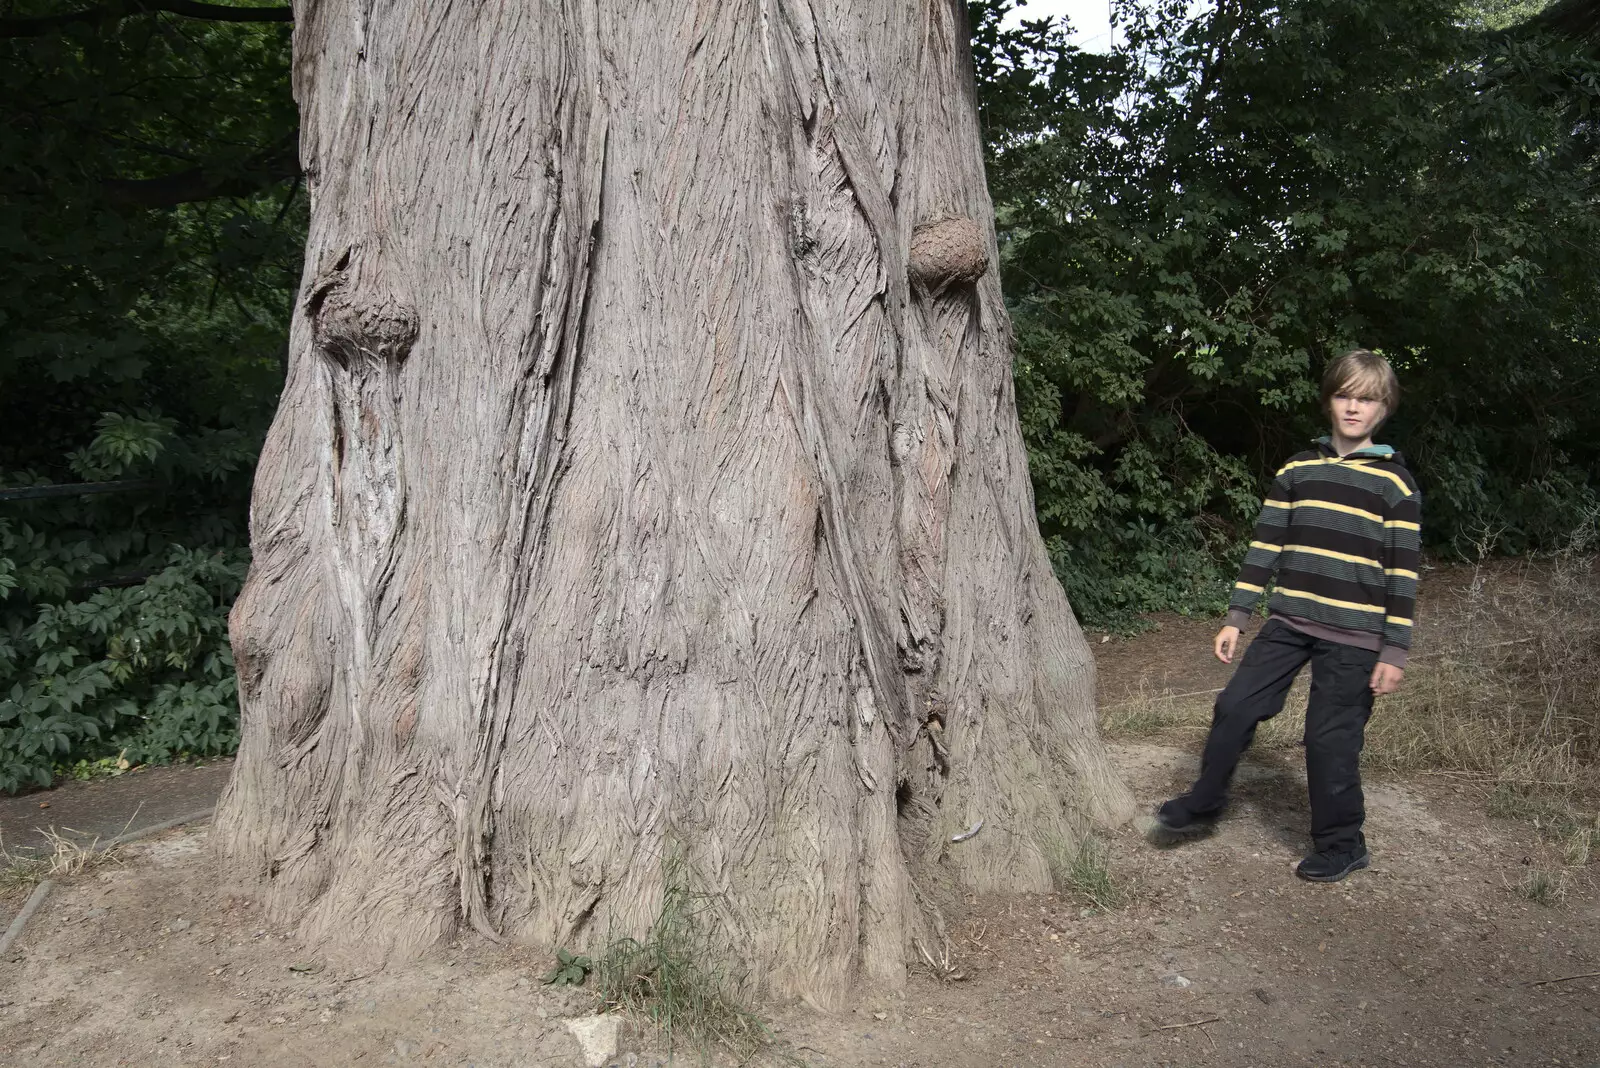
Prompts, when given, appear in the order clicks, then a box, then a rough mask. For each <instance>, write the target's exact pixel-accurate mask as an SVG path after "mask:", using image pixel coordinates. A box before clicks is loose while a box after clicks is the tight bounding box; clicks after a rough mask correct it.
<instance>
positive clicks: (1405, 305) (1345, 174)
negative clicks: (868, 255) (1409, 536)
mask: <svg viewBox="0 0 1600 1068" xmlns="http://www.w3.org/2000/svg"><path fill="white" fill-rule="evenodd" d="M1569 6H1570V7H1571V8H1572V9H1573V10H1577V9H1579V8H1581V7H1582V6H1583V5H1569ZM1001 13H1002V9H1001V7H1000V6H998V5H997V6H993V7H989V8H986V9H985V15H986V17H985V18H984V19H983V20H982V21H981V23H980V26H981V28H980V31H979V34H978V40H979V49H978V56H979V71H980V84H983V85H987V86H990V87H991V97H990V99H989V102H988V106H987V109H986V112H985V114H986V122H987V126H986V129H987V131H988V146H989V167H990V171H989V173H990V182H991V187H992V189H993V191H994V195H995V199H996V202H997V205H998V210H999V213H1000V219H1001V239H1002V250H1003V264H1004V267H1005V270H1006V285H1007V292H1008V294H1009V295H1010V297H1011V300H1012V306H1011V310H1012V314H1013V319H1014V321H1015V322H1016V325H1017V329H1018V337H1019V353H1020V356H1019V361H1018V369H1017V376H1018V392H1019V398H1020V401H1021V406H1022V412H1023V426H1024V433H1025V435H1026V437H1027V440H1028V443H1029V449H1030V463H1031V466H1032V469H1033V473H1034V479H1035V483H1036V486H1037V491H1038V499H1039V508H1040V518H1041V522H1042V523H1043V525H1044V527H1045V530H1046V533H1047V534H1048V535H1049V537H1050V544H1051V551H1052V555H1053V558H1054V559H1055V562H1056V566H1057V569H1058V571H1059V572H1060V574H1061V575H1062V578H1063V581H1064V582H1065V583H1066V585H1067V588H1068V592H1069V594H1070V595H1071V596H1072V598H1073V602H1074V604H1075V605H1076V606H1077V607H1078V609H1079V610H1080V611H1081V612H1086V613H1087V614H1088V615H1089V617H1090V618H1093V619H1098V620H1105V621H1108V622H1116V621H1119V620H1121V621H1126V620H1128V619H1129V617H1130V616H1132V615H1134V614H1136V613H1139V612H1143V611H1148V610H1151V609H1156V608H1180V609H1185V610H1205V609H1210V608H1214V607H1215V606H1216V605H1217V603H1218V602H1217V597H1218V596H1219V594H1220V591H1223V590H1225V589H1226V579H1227V577H1228V572H1229V571H1230V570H1231V568H1232V567H1233V566H1234V564H1235V562H1236V558H1237V557H1236V553H1235V552H1234V551H1233V546H1234V545H1236V544H1237V542H1236V539H1237V538H1238V537H1239V536H1240V535H1241V534H1242V533H1243V532H1244V531H1246V530H1247V529H1248V522H1249V517H1250V515H1251V514H1252V513H1253V510H1254V508H1255V501H1256V499H1257V491H1258V485H1259V479H1260V478H1261V477H1262V475H1263V474H1264V473H1266V472H1269V471H1270V470H1271V466H1272V464H1273V463H1274V462H1275V461H1276V459H1277V458H1279V457H1281V456H1283V455H1285V454H1287V453H1290V452H1292V451H1295V450H1296V449H1298V448H1301V447H1302V443H1303V442H1304V441H1305V440H1306V439H1307V438H1309V437H1311V436H1313V435H1314V434H1316V433H1319V432H1321V430H1320V429H1319V426H1320V423H1321V418H1320V416H1319V414H1318V413H1317V412H1316V410H1315V404H1314V382H1315V380H1316V377H1317V374H1318V373H1319V371H1320V368H1321V366H1322V364H1323V363H1324V361H1325V360H1326V359H1327V358H1329V357H1330V356H1331V355H1334V354H1336V353H1337V352H1338V351H1340V350H1342V349H1344V348H1347V347H1349V346H1351V345H1354V344H1358V343H1359V344H1365V345H1368V346H1372V347H1376V348H1379V349H1380V350H1382V351H1384V352H1385V353H1386V354H1388V355H1389V356H1390V357H1391V358H1392V359H1393V360H1394V361H1395V362H1396V363H1397V364H1398V366H1399V367H1400V369H1401V372H1402V374H1401V377H1402V381H1403V383H1404V385H1405V387H1406V394H1407V395H1406V398H1405V401H1404V404H1403V407H1402V409H1401V412H1400V414H1399V416H1398V417H1397V418H1396V419H1395V420H1394V421H1393V422H1392V423H1391V424H1390V426H1389V427H1387V428H1386V430H1385V435H1386V439H1388V440H1391V441H1392V442H1393V443H1394V444H1396V445H1397V446H1399V447H1401V448H1402V450H1403V451H1404V452H1405V453H1406V454H1407V455H1408V456H1409V457H1410V459H1411V462H1412V464H1413V466H1414V468H1415V469H1416V470H1417V473H1418V475H1419V478H1420V479H1421V482H1422V486H1423V492H1424V497H1425V499H1426V500H1427V502H1428V503H1427V515H1428V523H1427V529H1428V531H1429V534H1430V536H1431V538H1432V539H1433V549H1434V551H1435V552H1443V553H1446V554H1449V553H1453V552H1461V551H1470V550H1471V548H1472V547H1473V546H1474V545H1475V544H1476V543H1478V542H1479V541H1480V540H1481V539H1482V538H1483V537H1484V536H1485V534H1486V533H1489V532H1493V535H1494V537H1493V539H1492V540H1493V541H1494V545H1495V548H1496V549H1498V550H1501V551H1512V552H1527V551H1531V550H1535V549H1538V548H1540V547H1542V546H1550V545H1552V544H1555V543H1558V542H1560V541H1561V540H1563V539H1564V538H1566V536H1567V535H1568V534H1569V533H1570V532H1571V531H1572V530H1573V529H1574V528H1575V527H1577V526H1579V525H1580V524H1581V523H1582V522H1583V519H1584V517H1585V516H1586V515H1590V514H1592V513H1593V510H1594V507H1595V503H1594V492H1593V487H1594V479H1595V472H1596V461H1597V453H1596V450H1595V445H1594V443H1595V441H1596V440H1597V431H1600V426H1597V425H1596V422H1595V419H1596V413H1597V412H1600V403H1597V402H1600V377H1597V374H1596V372H1597V369H1600V368H1597V359H1600V355H1597V353H1600V349H1597V344H1596V341H1597V338H1596V320H1595V317H1594V316H1595V312H1594V309H1595V308H1597V307H1600V285H1597V280H1600V272H1597V271H1596V269H1595V260H1594V256H1593V253H1592V250H1593V249H1594V247H1595V239H1596V236H1597V225H1600V211H1597V201H1596V195H1595V169H1594V164H1595V159H1596V155H1595V143H1596V142H1595V139H1594V134H1595V128H1594V123H1593V119H1592V117H1591V116H1592V115H1593V114H1594V103H1595V94H1596V91H1597V86H1600V78H1597V72H1600V68H1597V66H1596V63H1595V58H1594V55H1593V53H1592V51H1591V48H1592V46H1589V45H1586V44H1584V43H1583V42H1582V41H1581V40H1579V41H1573V40H1572V39H1570V38H1567V37H1563V36H1559V35H1557V36H1552V35H1550V34H1547V33H1545V32H1544V30H1543V23H1542V22H1537V21H1536V22H1535V23H1534V24H1532V25H1531V26H1524V27H1521V28H1519V29H1517V30H1515V31H1505V32H1501V31H1499V30H1497V29H1494V28H1493V27H1492V26H1490V25H1489V22H1490V21H1492V20H1488V19H1486V18H1484V17H1481V15H1480V13H1476V12H1474V11H1470V10H1464V9H1462V8H1461V7H1460V6H1459V5H1457V4H1455V3H1450V2H1441V0H1406V2H1404V3H1376V2H1373V3H1367V2H1347V0H1339V2H1322V0H1306V2H1297V3H1293V4H1271V5H1268V4H1251V3H1239V2H1236V0H1224V2H1222V3H1218V4H1215V5H1211V6H1209V7H1208V8H1207V9H1206V10H1204V11H1202V12H1200V13H1197V14H1191V13H1190V10H1189V5H1187V4H1183V3H1171V4H1151V5H1143V6H1135V5H1124V6H1123V7H1122V8H1121V17H1122V19H1123V26H1122V31H1121V36H1122V37H1123V39H1124V41H1125V44H1124V45H1123V46H1122V47H1121V48H1119V50H1118V51H1117V52H1116V53H1115V54H1113V55H1110V56H1105V57H1100V56H1088V55H1084V54H1082V53H1079V52H1077V51H1075V50H1072V49H1070V48H1067V47H1066V45H1065V41H1064V39H1063V38H1062V37H1061V36H1060V34H1059V33H1058V32H1057V31H1055V30H1054V29H1053V28H1051V27H1047V26H1043V25H1037V26H1035V27H1033V28H1032V29H1030V30H1028V31H1027V32H1025V33H1024V34H1021V35H1006V34H1002V33H1000V31H999V30H998V18H999V16H1000V14H1001ZM1491 14H1492V13H1491ZM1552 14H1554V9H1553V10H1552ZM1499 21H1500V22H1503V21H1504V20H1503V19H1500V20H1499ZM1034 75H1037V77H1034Z"/></svg>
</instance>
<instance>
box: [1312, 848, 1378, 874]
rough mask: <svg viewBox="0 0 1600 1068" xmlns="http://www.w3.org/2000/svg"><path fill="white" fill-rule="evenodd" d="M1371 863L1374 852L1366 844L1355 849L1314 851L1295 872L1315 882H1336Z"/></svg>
mask: <svg viewBox="0 0 1600 1068" xmlns="http://www.w3.org/2000/svg"><path fill="white" fill-rule="evenodd" d="M1371 863H1372V854H1371V853H1369V852H1367V848H1366V847H1365V846H1358V847H1357V848H1356V849H1354V850H1342V849H1341V850H1330V851H1326V852H1322V853H1313V854H1311V855H1310V856H1309V857H1306V859H1304V860H1302V861H1301V862H1300V863H1299V864H1298V865H1297V866H1296V867H1295V869H1294V873H1295V874H1296V875H1298V876H1300V878H1302V879H1307V880H1309V881H1311V882H1314V883H1336V882H1338V881H1339V880H1340V879H1343V878H1344V877H1345V876H1346V875H1349V874H1350V873H1351V872H1353V871H1360V870H1361V869H1362V868H1365V867H1366V866H1367V865H1369V864H1371Z"/></svg>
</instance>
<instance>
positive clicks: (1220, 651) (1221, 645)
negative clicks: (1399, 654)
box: [1211, 627, 1388, 683]
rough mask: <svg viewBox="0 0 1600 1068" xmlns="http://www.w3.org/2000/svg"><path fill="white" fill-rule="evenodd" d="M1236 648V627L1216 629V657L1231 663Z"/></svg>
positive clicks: (1212, 647) (1375, 680)
mask: <svg viewBox="0 0 1600 1068" xmlns="http://www.w3.org/2000/svg"><path fill="white" fill-rule="evenodd" d="M1238 648H1239V628H1238V627H1223V628H1222V629H1221V630H1219V631H1217V637H1216V640H1215V641H1213V642H1212V643H1211V649H1212V651H1213V652H1215V653H1216V654H1217V659H1218V660H1220V661H1222V662H1223V663H1224V664H1231V663H1233V654H1234V651H1235V650H1237V649H1238ZM1378 666H1379V667H1386V666H1388V665H1385V664H1380V665H1378ZM1373 682H1374V683H1376V682H1377V676H1373Z"/></svg>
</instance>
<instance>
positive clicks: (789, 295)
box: [215, 0, 1130, 1006]
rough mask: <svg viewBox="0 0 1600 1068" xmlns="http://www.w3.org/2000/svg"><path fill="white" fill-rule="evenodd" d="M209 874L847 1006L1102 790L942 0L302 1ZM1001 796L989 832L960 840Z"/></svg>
mask: <svg viewBox="0 0 1600 1068" xmlns="http://www.w3.org/2000/svg"><path fill="white" fill-rule="evenodd" d="M295 13H296V26H295V49H296V58H295V75H294V76H295V91H296V96H297V99H298V100H299V102H300V106H301V111H302V135H301V146H302V154H303V159H304V164H305V169H306V172H307V175H308V181H309V184H310V190H311V195H312V214H311V230H310V236H309V243H308V248H307V265H306V274H305V281H304V285H303V289H302V294H301V305H300V309H299V312H298V314H297V316H296V318H295V322H294V327H293V338H292V342H291V364H290V368H289V377H288V382H287V385H286V388H285V392H284V395H283V400H282V403H281V408H280V410H279V413H278V417H277V420H276V422H275V423H274V425H273V428H272V431H271V434H270V436H269V438H268V441H267V445H266V448H265V451H264V453H263V455H262V458H261V464H260V469H259V472H258V475H257V479H256V489H255V498H254V504H253V517H252V539H253V546H254V552H255V562H254V565H253V568H252V571H251V574H250V578H249V581H248V583H247V584H246V587H245V590H244V593H243V594H242V595H241V597H240V599H239V602H238V605H237V607H236V608H235V609H234V615H233V620H232V623H233V643H234V650H235V656H236V659H237V663H238V669H239V676H240V694H241V701H242V704H243V710H244V738H243V742H242V746H241V750H240V758H239V761H238V765H237V770H236V771H235V773H234V777H233V780H232V782H231V784H230V786H229V788H228V791H227V793H226V795H225V797H224V799H223V803H222V805H221V807H220V809H219V813H218V817H217V826H216V832H215V837H216V839H217V841H218V849H219V855H220V857H221V860H222V862H223V865H224V870H225V872H226V873H227V874H228V876H229V877H230V878H232V879H234V880H240V881H243V882H245V883H247V884H250V885H252V886H254V887H255V888H256V892H258V893H260V894H261V895H262V896H263V898H264V900H265V901H266V903H267V904H268V905H269V907H270V908H271V910H272V911H273V912H274V914H276V915H277V916H279V917H280V918H293V919H294V920H296V921H298V923H299V924H300V927H301V931H302V933H303V934H304V935H305V936H306V937H308V938H311V939H315V940H319V941H323V942H330V943H335V944H338V945H342V946H344V947H346V948H355V949H358V950H361V951H363V952H365V953H367V954H376V955H395V954H408V953H414V952H417V951H419V950H421V949H424V948H426V947H427V946H428V945H430V944H432V943H434V942H437V941H439V940H441V939H445V938H449V937H452V936H454V935H455V934H456V933H457V931H458V929H459V928H460V927H461V926H462V925H467V926H470V927H472V928H476V929H477V930H478V931H480V932H482V933H483V934H484V935H487V936H490V937H494V938H510V939H518V940H527V941H530V942H534V943H540V944H545V945H563V946H568V947H571V948H574V949H579V948H590V949H592V948H597V947H599V946H600V945H601V944H602V943H603V942H604V941H605V940H606V939H607V938H608V937H614V936H619V935H623V934H633V935H638V934H642V933H643V932H644V931H645V930H646V929H647V928H648V927H649V925H650V922H651V920H652V918H653V917H654V916H655V913H656V910H657V907H658V905H659V903H660V901H661V892H662V879H663V875H662V872H663V858H665V857H667V856H669V855H677V856H679V857H680V858H681V859H682V861H683V862H684V868H685V870H688V871H692V872H693V873H694V878H695V880H696V884H697V889H700V890H702V891H704V892H705V893H706V894H707V895H708V896H707V897H706V898H705V901H706V902H707V903H708V907H709V908H710V909H711V910H712V912H711V915H710V916H709V917H708V921H709V922H708V924H707V926H708V928H709V930H710V931H711V932H712V937H713V938H714V940H715V941H716V943H717V945H716V946H714V947H713V948H714V949H716V950H719V951H721V952H722V953H723V954H724V955H725V957H726V958H727V959H728V960H729V961H731V962H733V964H734V965H735V973H736V974H737V975H740V976H742V977H744V978H745V979H746V980H747V981H748V982H749V983H750V984H751V985H752V986H754V987H757V988H760V989H762V990H763V991H764V992H766V993H770V994H778V995H785V996H801V997H806V998H809V999H811V1000H812V1001H814V1002H816V1003H818V1004H821V1005H824V1006H828V1005H837V1004H839V1003H840V1001H841V999H843V998H845V997H846V996H848V993H849V991H850V990H851V989H852V987H853V986H855V984H857V983H862V982H865V983H869V984H878V985H887V986H895V985H898V984H900V983H902V982H903V981H904V977H905V973H906V969H907V968H908V966H910V965H912V964H914V963H916V962H917V961H919V960H921V959H924V956H925V955H926V956H937V953H938V949H937V946H938V941H939V939H940V937H941V934H940V928H939V922H938V910H937V908H936V902H937V901H938V900H939V899H940V898H941V895H943V894H947V893H950V892H952V891H953V890H955V889H957V888H959V889H968V890H974V891H996V890H1017V891H1027V890H1043V889H1046V888H1047V887H1048V886H1049V885H1050V871H1049V864H1048V861H1047V856H1048V854H1049V853H1050V851H1051V850H1052V849H1053V848H1060V847H1062V846H1070V844H1071V843H1073V842H1076V841H1077V840H1079V839H1080V838H1081V837H1082V835H1083V834H1085V833H1086V831H1087V830H1088V828H1089V827H1091V826H1092V825H1093V824H1094V823H1096V822H1098V823H1103V824H1114V823H1117V822H1120V821H1121V820H1123V819H1125V818H1126V817H1127V816H1128V815H1129V813H1130V798H1129V795H1128V794H1127V792H1126V791H1125V789H1124V788H1123V786H1122V785H1121V783H1120V782H1119V780H1118V779H1117V777H1116V775H1115V773H1114V772H1113V771H1112V769H1111V768H1110V766H1109V764H1108V762H1107V759H1106V757H1105V754H1104V751H1103V749H1102V747H1101V744H1100V741H1099V738H1098V736H1097V733H1096V729H1095V723H1094V710H1093V705H1094V667H1093V662H1092V660H1091V656H1090V652H1089V650H1088V648H1087V646H1086V644H1085V642H1084V640H1083V637H1082V635H1081V634H1080V632H1079V629H1078V626H1077V624H1076V623H1075V621H1074V619H1073V616H1072V612H1071V610H1070V608H1069V607H1068V605H1067V601H1066V598H1065V596H1064V594H1063V593H1062V590H1061V586H1060V584H1059V583H1058V582H1057V580H1056V578H1055V577H1054V575H1053V574H1052V572H1051V568H1050V563H1049V560H1048V558H1047V556H1046V553H1045V549H1044V545H1043V542H1042V540H1041V538H1040V536H1039V532H1038V526H1037V522H1036V519H1035V516H1034V511H1033V498H1032V491H1031V488H1030V484H1029V481H1028V472H1027V466H1026V456H1025V453H1024V449H1023V444H1022V439H1021V435H1020V433H1019V429H1018V424H1017V416H1016V408H1015V401H1014V397H1013V392H1012V380H1011V348H1012V343H1011V336H1010V333H1009V324H1008V320H1007V317H1006V313H1005V309H1004V307H1003V304H1002V302H1001V295H1000V286H999V281H998V277H997V272H996V270H995V267H994V265H995V261H996V250H995V244H994V233H993V227H992V225H991V220H992V208H991V205H990V203H989V199H988V194H987V191H986V189H985V186H984V172H983V162H982V156H981V146H980V140H979V132H978V128H977V116H976V106H975V98H974V88H973V84H972V69H971V58H970V55H969V53H968V50H967V27H966V16H965V9H964V6H963V5H962V4H961V3H959V2H953V0H870V2H868V0H859V2H856V3H842V2H839V0H698V2H696V0H690V2H687V3H681V4H657V3H645V4H641V3H638V0H527V2H523V3H512V4H496V5H491V4H448V3H428V2H424V0H389V2H373V0H299V2H298V3H297V4H296V8H295ZM980 819H982V820H983V821H984V826H983V830H982V832H981V833H980V834H978V835H977V836H975V837H973V838H971V839H970V840H967V841H963V842H960V843H959V844H955V843H952V842H951V840H950V839H951V837H952V836H953V835H955V834H957V833H959V832H961V831H962V830H965V829H966V828H967V827H968V826H969V825H971V824H973V823H975V822H976V821H978V820H980Z"/></svg>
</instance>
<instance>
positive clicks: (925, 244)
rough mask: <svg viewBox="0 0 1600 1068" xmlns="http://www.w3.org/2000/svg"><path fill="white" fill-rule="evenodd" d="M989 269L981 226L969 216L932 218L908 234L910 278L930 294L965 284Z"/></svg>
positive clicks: (974, 280)
mask: <svg viewBox="0 0 1600 1068" xmlns="http://www.w3.org/2000/svg"><path fill="white" fill-rule="evenodd" d="M988 269H989V249H988V245H987V243H986V242H985V241H984V233H983V228H982V227H980V226H979V225H978V224H977V223H975V222H973V221H972V220H971V219H966V218H961V217H956V218H948V219H935V220H933V221H932V222H925V223H923V224H922V225H921V226H918V227H917V228H916V229H915V230H914V231H912V234H911V263H910V267H909V273H910V275H911V281H912V282H914V283H916V284H917V285H919V286H922V287H923V288H924V289H927V290H929V291H930V292H933V293H941V292H943V291H944V290H946V289H949V288H950V287H952V286H962V285H967V284H968V283H971V282H976V281H977V280H978V279H979V278H981V277H983V273H984V272H985V271H987V270H988Z"/></svg>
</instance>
